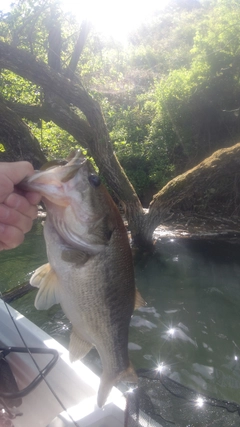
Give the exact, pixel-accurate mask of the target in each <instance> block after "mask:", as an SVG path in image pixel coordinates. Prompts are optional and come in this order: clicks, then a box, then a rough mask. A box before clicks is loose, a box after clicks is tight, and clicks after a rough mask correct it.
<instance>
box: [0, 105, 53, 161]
mask: <svg viewBox="0 0 240 427" xmlns="http://www.w3.org/2000/svg"><path fill="white" fill-rule="evenodd" d="M0 141H1V142H2V144H3V145H4V147H5V152H2V153H0V158H1V161H6V162H7V161H13V160H15V161H18V160H28V161H29V162H31V163H32V164H33V166H34V168H35V169H39V168H40V166H41V165H42V164H43V163H45V162H46V157H45V156H44V154H43V152H42V151H41V149H40V146H39V143H38V141H37V139H36V138H35V137H34V136H33V135H32V134H31V132H30V129H29V128H28V126H27V125H26V124H25V123H23V121H22V120H21V119H20V118H19V116H18V115H17V114H16V113H15V112H14V111H12V110H11V109H10V108H9V107H7V105H6V103H5V101H4V99H3V98H2V97H0Z"/></svg>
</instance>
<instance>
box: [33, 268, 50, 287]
mask: <svg viewBox="0 0 240 427" xmlns="http://www.w3.org/2000/svg"><path fill="white" fill-rule="evenodd" d="M50 271H51V266H50V264H49V263H47V264H43V265H41V267H39V268H37V270H35V272H34V273H33V275H32V277H31V279H30V285H32V286H34V287H35V288H40V286H41V283H42V280H45V277H46V276H47V275H48V273H49V272H50Z"/></svg>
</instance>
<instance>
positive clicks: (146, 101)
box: [0, 0, 240, 198]
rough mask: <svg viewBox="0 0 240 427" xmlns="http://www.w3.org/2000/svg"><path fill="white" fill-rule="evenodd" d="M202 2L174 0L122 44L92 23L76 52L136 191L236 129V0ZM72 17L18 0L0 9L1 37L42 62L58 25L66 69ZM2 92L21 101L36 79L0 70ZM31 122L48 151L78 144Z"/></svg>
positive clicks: (147, 189) (47, 3)
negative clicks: (93, 28)
mask: <svg viewBox="0 0 240 427" xmlns="http://www.w3.org/2000/svg"><path fill="white" fill-rule="evenodd" d="M201 4H202V6H201V5H200V3H198V2H197V1H195V2H194V1H192V2H191V1H188V2H186V1H185V2H174V1H172V2H171V4H170V6H169V7H168V8H166V9H165V10H163V11H162V12H159V13H158V14H155V16H154V17H153V19H152V22H150V23H145V24H144V25H142V26H141V27H140V28H139V30H138V31H135V32H134V33H133V34H132V35H131V37H130V39H129V44H128V45H127V46H125V47H123V46H121V45H120V44H118V43H112V42H110V41H109V40H106V39H103V38H102V39H100V37H99V36H98V35H97V34H96V33H94V32H93V31H92V32H91V33H90V35H89V37H88V39H87V42H86V44H85V47H84V50H83V52H82V54H81V59H80V61H79V64H78V68H77V73H78V74H79V76H80V78H81V81H82V82H83V84H84V86H85V87H86V88H87V89H88V90H89V91H90V93H91V94H92V96H93V97H94V98H96V99H97V100H98V101H99V102H100V103H101V107H102V110H103V113H104V116H105V119H106V123H107V126H108V129H109V131H110V136H111V140H112V142H113V144H114V149H115V151H116V153H117V156H118V158H119V160H120V162H121V164H122V165H123V167H124V168H125V170H126V173H127V175H128V176H129V178H130V180H131V181H132V183H133V185H134V186H135V188H136V190H137V192H138V194H139V196H140V197H142V198H144V196H145V195H146V194H149V193H152V194H153V193H155V192H156V191H157V190H159V188H160V187H162V186H163V185H165V184H166V182H167V181H168V180H169V179H171V178H172V177H173V176H174V175H176V174H177V173H181V172H183V171H184V170H186V169H187V168H189V167H192V166H194V165H195V164H196V163H198V162H199V161H200V160H202V159H203V158H204V157H206V156H208V155H209V154H211V152H213V151H214V150H216V149H217V148H220V147H222V146H226V145H231V144H233V143H235V142H236V141H237V140H238V138H239V136H240V122H239V118H238V115H239V108H240V105H239V99H240V79H239V75H240V33H239V31H238V27H239V17H240V3H239V1H238V0H212V1H211V2H202V3H201ZM176 5H178V6H176ZM78 26H79V24H78V23H76V22H75V20H74V18H73V17H72V16H70V15H69V14H68V15H67V14H64V13H63V12H62V11H61V8H60V3H59V2H58V0H44V1H43V0H40V1H39V0H38V1H37V0H19V1H18V2H17V3H16V4H15V6H14V7H13V8H12V11H11V13H9V14H7V15H4V16H0V37H1V38H2V39H4V40H5V41H7V42H8V43H11V44H13V45H15V46H18V47H20V48H23V49H27V50H28V51H30V52H32V53H33V54H34V55H35V56H37V57H38V58H40V59H42V60H44V61H45V62H46V63H47V61H48V53H49V52H48V48H49V42H48V37H49V33H50V31H51V29H53V28H55V29H56V28H57V29H60V30H61V55H60V56H61V57H60V63H61V72H64V70H65V69H66V68H67V66H68V64H69V61H70V58H71V54H72V52H73V48H74V45H75V42H76V39H77V36H78ZM0 92H1V94H2V96H4V98H5V99H7V100H10V101H14V102H18V103H23V104H28V105H29V104H31V105H41V103H42V101H43V100H42V93H41V89H40V88H39V87H37V86H36V85H33V84H32V83H31V82H28V81H26V80H24V79H23V78H21V77H18V76H16V75H15V74H14V73H12V72H9V71H6V70H3V71H2V72H1V74H0ZM28 125H29V126H30V128H31V130H32V131H33V133H34V135H35V136H36V137H37V138H38V140H39V141H40V144H41V146H42V148H43V150H44V151H45V152H46V153H47V155H48V156H49V157H50V158H51V157H55V156H56V157H61V156H65V155H67V154H68V152H69V149H70V148H73V147H78V144H77V143H76V141H75V140H74V138H73V137H72V136H71V135H69V134H67V133H66V132H64V131H63V130H62V129H60V128H59V127H57V126H56V125H55V124H54V123H52V122H50V121H49V122H43V121H41V120H40V121H37V123H32V122H30V121H28Z"/></svg>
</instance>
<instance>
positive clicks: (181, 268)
mask: <svg viewBox="0 0 240 427" xmlns="http://www.w3.org/2000/svg"><path fill="white" fill-rule="evenodd" d="M239 256H240V248H239V247H236V246H233V245H231V244H227V243H217V242H215V243H214V242H188V241H175V240H174V239H169V240H167V239H165V240H164V241H159V242H158V243H157V245H156V253H155V254H154V256H147V255H142V256H141V259H138V260H136V267H135V274H136V283H137V287H138V289H139V290H140V292H141V294H142V296H143V297H144V298H145V300H146V301H147V303H148V305H147V306H146V307H143V308H141V309H139V310H137V311H136V312H135V314H134V316H133V318H132V321H131V328H130V337H129V341H130V342H129V352H130V358H131V360H132V362H133V364H134V366H135V367H136V368H153V367H157V366H159V368H160V369H162V370H163V372H165V373H166V374H167V375H168V376H170V378H172V379H174V380H177V381H180V382H181V383H182V384H184V385H187V386H190V387H193V388H194V389H195V390H196V391H198V392H203V393H206V394H208V395H211V396H214V397H216V398H219V399H226V400H233V401H236V402H237V403H240V389H239V384H240V336H239V331H240V279H239V278H240V265H239ZM46 261H47V259H46V252H45V244H44V241H43V237H42V227H41V224H40V223H36V224H35V225H34V228H33V230H32V231H31V232H30V233H28V235H27V236H26V240H25V242H24V244H23V245H21V246H20V247H18V248H16V249H14V250H12V251H6V252H1V253H0V263H1V277H0V290H1V291H2V292H4V291H5V290H7V289H10V288H13V287H15V286H16V285H17V284H20V283H23V282H24V281H26V280H29V277H30V275H31V273H32V271H33V270H34V269H35V268H37V267H38V266H40V265H42V264H43V263H45V262H46ZM35 294H36V291H35V290H33V291H32V292H30V293H29V294H27V295H25V296H24V297H22V298H20V299H18V300H16V301H14V302H13V303H12V306H13V307H14V308H16V309H17V310H18V311H20V312H21V313H23V314H24V315H25V316H26V317H28V318H29V319H30V320H32V321H33V322H34V323H36V324H37V325H38V326H40V327H41V328H42V329H44V330H45V331H46V332H48V333H49V334H50V335H52V336H53V337H54V338H55V339H57V340H58V341H60V342H61V343H62V344H63V345H65V346H67V345H68V342H69V335H70V325H69V322H68V320H67V319H66V317H65V316H64V314H63V313H62V311H61V309H60V308H59V306H55V307H52V308H51V309H50V310H48V311H37V310H36V309H35V308H34V305H33V302H34V297H35ZM85 361H86V363H87V364H88V365H90V366H91V367H92V368H93V369H94V370H95V371H96V372H99V370H100V364H99V359H98V356H97V353H96V351H94V350H92V351H91V352H90V353H89V355H88V357H87V358H86V359H85Z"/></svg>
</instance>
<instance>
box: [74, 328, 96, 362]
mask: <svg viewBox="0 0 240 427" xmlns="http://www.w3.org/2000/svg"><path fill="white" fill-rule="evenodd" d="M92 346H93V345H92V344H91V343H90V342H88V341H86V340H85V339H84V338H82V337H81V336H80V335H79V333H78V334H76V332H75V331H74V330H73V331H72V333H71V337H70V343H69V353H70V355H69V356H70V360H71V362H74V361H75V360H78V359H82V358H83V357H84V356H86V354H87V353H88V352H89V351H90V350H91V348H92Z"/></svg>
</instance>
